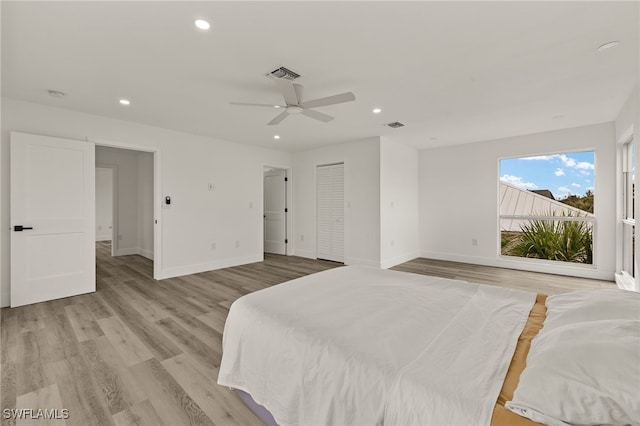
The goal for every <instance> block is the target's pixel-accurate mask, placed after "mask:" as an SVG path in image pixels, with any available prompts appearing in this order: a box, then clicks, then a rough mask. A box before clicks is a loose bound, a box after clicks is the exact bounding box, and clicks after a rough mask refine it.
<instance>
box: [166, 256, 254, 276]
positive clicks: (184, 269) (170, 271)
mask: <svg viewBox="0 0 640 426" xmlns="http://www.w3.org/2000/svg"><path fill="white" fill-rule="evenodd" d="M263 256H264V255H263V254H262V253H260V254H255V255H251V256H244V257H235V258H231V259H220V260H214V261H211V262H206V263H199V264H196V265H185V266H176V267H173V268H164V269H163V270H162V271H160V279H166V278H173V277H181V276H183V275H191V274H198V273H200V272H207V271H213V270H216V269H222V268H229V267H231V266H238V265H246V264H247V263H254V262H261V261H262V260H263Z"/></svg>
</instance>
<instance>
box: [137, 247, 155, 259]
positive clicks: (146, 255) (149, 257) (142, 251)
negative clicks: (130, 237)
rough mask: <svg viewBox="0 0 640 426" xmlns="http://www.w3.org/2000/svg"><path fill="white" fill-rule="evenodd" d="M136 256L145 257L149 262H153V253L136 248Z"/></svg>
mask: <svg viewBox="0 0 640 426" xmlns="http://www.w3.org/2000/svg"><path fill="white" fill-rule="evenodd" d="M138 254H139V255H140V256H142V257H146V258H147V259H149V260H153V251H151V250H145V249H143V248H138Z"/></svg>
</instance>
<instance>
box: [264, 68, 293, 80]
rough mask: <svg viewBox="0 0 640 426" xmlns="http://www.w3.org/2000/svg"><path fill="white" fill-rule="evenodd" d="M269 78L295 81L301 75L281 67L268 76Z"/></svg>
mask: <svg viewBox="0 0 640 426" xmlns="http://www.w3.org/2000/svg"><path fill="white" fill-rule="evenodd" d="M267 77H271V78H277V79H281V80H292V81H293V80H295V79H297V78H298V77H300V74H298V73H297V72H295V71H291V70H290V69H289V68H285V67H280V68H277V69H275V70H273V71H271V72H270V73H269V74H267Z"/></svg>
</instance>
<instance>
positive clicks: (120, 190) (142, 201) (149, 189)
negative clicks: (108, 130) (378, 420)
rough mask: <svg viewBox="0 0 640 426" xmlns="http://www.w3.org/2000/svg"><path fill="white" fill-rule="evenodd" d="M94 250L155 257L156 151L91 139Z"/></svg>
mask: <svg viewBox="0 0 640 426" xmlns="http://www.w3.org/2000/svg"><path fill="white" fill-rule="evenodd" d="M95 144H96V149H95V163H96V223H95V226H96V245H97V247H96V251H97V252H98V251H100V252H101V253H102V255H103V256H102V259H104V255H105V254H106V253H110V255H111V257H115V256H127V255H139V256H142V257H144V258H146V259H148V260H150V261H151V262H152V264H153V271H154V273H153V277H150V278H155V279H159V278H160V277H159V276H158V275H159V274H158V271H159V269H158V265H157V260H158V259H159V254H158V248H159V244H157V241H158V236H157V232H158V230H157V226H156V224H157V216H156V211H158V210H159V209H158V206H157V205H156V204H158V201H157V200H158V197H157V195H156V193H157V188H158V185H157V178H158V170H157V166H158V158H157V157H158V152H156V151H148V150H144V149H137V147H128V146H121V145H117V144H111V143H108V142H104V143H103V142H102V141H100V142H97V141H96V142H95ZM109 195H110V196H109Z"/></svg>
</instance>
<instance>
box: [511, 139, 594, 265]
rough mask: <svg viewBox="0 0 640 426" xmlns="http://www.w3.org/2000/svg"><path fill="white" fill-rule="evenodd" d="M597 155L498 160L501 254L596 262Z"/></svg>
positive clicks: (554, 155)
mask: <svg viewBox="0 0 640 426" xmlns="http://www.w3.org/2000/svg"><path fill="white" fill-rule="evenodd" d="M594 183H595V152H594V151H584V152H572V153H565V154H550V155H539V156H535V157H521V158H509V159H503V160H500V182H499V187H500V192H499V194H500V195H499V202H500V213H499V214H500V218H499V219H500V220H499V221H500V231H499V232H500V242H501V244H500V255H501V256H511V257H520V258H526V259H538V260H548V261H556V262H570V263H578V264H588V265H591V264H594V259H593V252H594V250H593V247H594V239H593V236H594V228H595V226H596V217H595V214H594V202H595V185H594Z"/></svg>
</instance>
